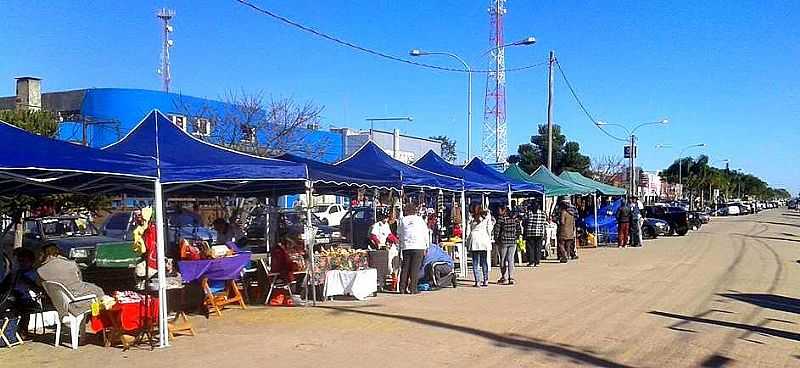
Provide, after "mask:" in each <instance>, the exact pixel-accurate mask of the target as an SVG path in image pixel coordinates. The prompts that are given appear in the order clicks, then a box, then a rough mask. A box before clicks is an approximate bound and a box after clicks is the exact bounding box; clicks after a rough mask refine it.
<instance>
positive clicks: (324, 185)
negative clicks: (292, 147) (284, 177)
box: [276, 153, 400, 194]
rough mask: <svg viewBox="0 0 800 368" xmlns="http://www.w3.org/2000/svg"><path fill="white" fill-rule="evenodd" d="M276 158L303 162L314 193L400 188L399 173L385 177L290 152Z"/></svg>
mask: <svg viewBox="0 0 800 368" xmlns="http://www.w3.org/2000/svg"><path fill="white" fill-rule="evenodd" d="M276 159H280V160H284V161H291V162H296V163H299V164H305V165H306V167H308V178H309V180H310V181H311V182H312V183H313V186H314V192H315V193H316V194H340V193H343V192H348V191H350V192H352V191H353V189H358V188H370V189H379V190H392V189H394V190H398V191H399V190H400V176H399V175H398V176H389V177H386V176H382V175H377V174H375V173H372V172H370V171H367V170H364V168H362V169H357V168H346V167H341V166H335V165H331V164H327V163H324V162H320V161H315V160H312V159H310V158H305V157H300V156H297V155H293V154H290V153H285V154H283V155H280V156H278V157H276ZM348 189H349V190H348Z"/></svg>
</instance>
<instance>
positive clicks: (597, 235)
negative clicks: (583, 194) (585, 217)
mask: <svg viewBox="0 0 800 368" xmlns="http://www.w3.org/2000/svg"><path fill="white" fill-rule="evenodd" d="M592 198H593V200H594V205H593V206H592V207H594V245H595V246H599V245H600V233H599V232H598V226H597V192H594V193H592Z"/></svg>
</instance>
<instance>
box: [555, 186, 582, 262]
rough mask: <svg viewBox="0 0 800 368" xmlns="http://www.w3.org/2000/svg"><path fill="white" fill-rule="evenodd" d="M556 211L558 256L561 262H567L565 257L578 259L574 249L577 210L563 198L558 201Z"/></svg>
mask: <svg viewBox="0 0 800 368" xmlns="http://www.w3.org/2000/svg"><path fill="white" fill-rule="evenodd" d="M558 207H559V212H558V258H559V260H560V261H561V263H567V257H569V258H572V259H578V254H577V252H576V251H575V219H576V218H577V217H578V210H577V209H575V207H573V206H572V204H570V202H569V199H567V198H564V199H562V200H561V202H560V203H559V206H558Z"/></svg>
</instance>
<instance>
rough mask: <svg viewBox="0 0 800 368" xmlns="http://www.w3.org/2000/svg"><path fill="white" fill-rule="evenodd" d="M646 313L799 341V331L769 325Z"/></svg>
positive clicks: (662, 313)
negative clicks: (784, 329) (779, 328)
mask: <svg viewBox="0 0 800 368" xmlns="http://www.w3.org/2000/svg"><path fill="white" fill-rule="evenodd" d="M647 313H649V314H652V315H656V316H661V317H667V318H673V319H679V320H683V321H686V322H696V323H705V324H710V325H717V326H722V327H727V328H733V329H738V330H745V331H750V332H755V333H759V334H762V335H769V336H775V337H781V338H784V339H787V340H794V341H800V333H796V332H790V331H783V330H778V329H775V328H769V327H763V326H754V325H748V324H744V323H739V322H728V321H720V320H715V319H711V318H703V317H694V316H685V315H681V314H674V313H668V312H661V311H650V312H647Z"/></svg>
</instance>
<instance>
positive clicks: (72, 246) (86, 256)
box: [2, 216, 119, 268]
mask: <svg viewBox="0 0 800 368" xmlns="http://www.w3.org/2000/svg"><path fill="white" fill-rule="evenodd" d="M14 237H15V231H14V230H13V229H12V230H11V231H9V232H8V233H7V234H6V236H5V237H4V238H3V239H2V243H3V245H5V246H9V245H13V242H14ZM115 243H119V242H118V240H117V239H114V238H110V237H107V236H102V235H99V234H98V232H97V229H96V228H95V227H94V225H92V223H91V222H90V221H87V220H86V219H83V218H79V217H77V216H52V217H37V218H28V219H25V220H24V222H23V235H22V246H23V247H24V248H28V249H30V250H32V251H34V252H38V251H39V250H40V249H41V248H42V247H44V246H45V245H49V244H55V245H56V246H58V248H59V249H61V253H62V254H63V255H65V256H67V257H68V258H69V259H72V260H74V261H75V262H76V263H78V266H80V267H81V268H88V267H90V266H92V265H94V257H95V252H96V250H97V247H98V246H102V245H113V244H115Z"/></svg>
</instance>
